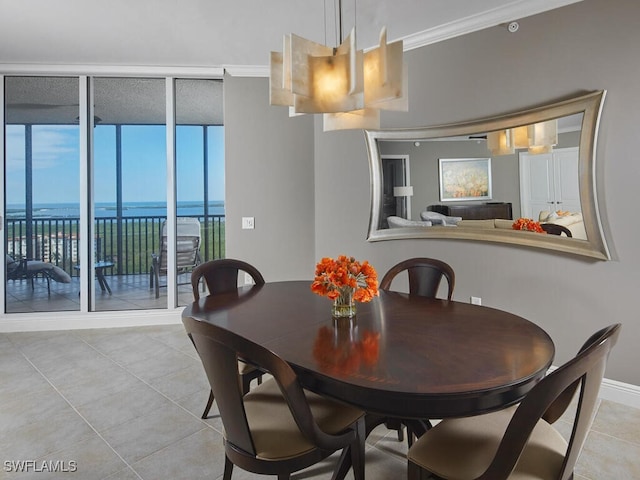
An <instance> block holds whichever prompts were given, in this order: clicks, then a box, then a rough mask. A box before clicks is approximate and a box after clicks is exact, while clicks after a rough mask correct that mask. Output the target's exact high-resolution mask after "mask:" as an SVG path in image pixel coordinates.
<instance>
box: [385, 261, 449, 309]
mask: <svg viewBox="0 0 640 480" xmlns="http://www.w3.org/2000/svg"><path fill="white" fill-rule="evenodd" d="M405 270H406V271H407V275H408V277H409V294H410V295H419V296H422V297H428V298H435V297H436V295H437V293H438V289H439V287H440V283H441V281H442V278H443V277H444V278H446V279H447V283H448V290H447V300H451V297H452V296H453V289H454V287H455V273H454V271H453V269H452V268H451V266H450V265H449V264H447V263H445V262H443V261H441V260H437V259H435V258H410V259H408V260H404V261H402V262H400V263H398V264H397V265H394V266H393V267H391V268H390V269H389V271H388V272H387V273H386V274H385V275H384V277H382V280H381V281H380V289H381V290H385V291H389V290H391V283H392V282H393V279H394V278H395V277H396V276H397V275H398V274H399V273H401V272H403V271H405Z"/></svg>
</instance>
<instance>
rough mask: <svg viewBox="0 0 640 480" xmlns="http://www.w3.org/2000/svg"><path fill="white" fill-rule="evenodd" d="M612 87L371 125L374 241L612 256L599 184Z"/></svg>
mask: <svg viewBox="0 0 640 480" xmlns="http://www.w3.org/2000/svg"><path fill="white" fill-rule="evenodd" d="M605 93H606V92H605V91H596V92H592V93H589V94H586V95H582V96H579V97H575V98H571V99H567V100H563V101H560V102H557V103H553V104H549V105H545V106H541V107H536V108H532V109H529V110H526V111H522V112H514V113H509V114H505V115H501V116H498V117H492V118H485V119H480V120H477V121H471V122H466V123H459V124H449V125H439V126H433V127H424V128H422V127H421V128H410V129H391V130H369V131H366V132H365V135H366V140H367V147H368V153H369V165H370V175H371V195H372V197H371V214H370V222H369V232H368V240H369V241H379V240H393V239H406V238H447V239H459V240H476V241H486V242H499V243H508V244H517V245H523V246H529V247H536V248H544V249H550V250H555V251H559V252H565V253H571V254H576V255H584V256H588V257H592V258H596V259H601V260H607V259H609V251H608V249H607V245H606V243H605V238H604V234H603V231H602V224H601V221H600V215H599V211H598V201H597V194H596V181H595V180H596V178H595V172H596V158H595V149H596V137H597V131H598V122H599V118H600V113H601V110H602V104H603V101H604V97H605ZM514 224H515V228H514Z"/></svg>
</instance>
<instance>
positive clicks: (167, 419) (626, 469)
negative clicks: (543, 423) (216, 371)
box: [0, 324, 640, 480]
mask: <svg viewBox="0 0 640 480" xmlns="http://www.w3.org/2000/svg"><path fill="white" fill-rule="evenodd" d="M208 391H209V388H208V386H207V383H206V379H205V376H204V373H203V370H202V366H201V365H200V361H199V359H198V358H197V356H196V353H195V351H194V349H193V346H192V345H191V343H190V342H189V340H188V339H187V337H186V335H185V333H184V330H183V327H182V325H181V324H179V325H169V326H158V327H143V328H124V329H102V330H77V331H56V332H30V333H4V334H0V461H1V463H0V479H29V478H35V479H42V480H44V479H53V478H56V479H57V478H60V479H70V478H78V479H83V480H91V479H96V480H98V479H105V480H106V479H108V480H116V479H117V480H130V479H131V480H135V479H138V480H140V479H144V480H164V479H172V480H173V479H190V480H196V479H210V480H215V479H219V478H222V471H223V456H224V454H223V447H222V437H221V433H220V432H221V423H220V420H219V418H217V417H213V418H211V419H208V420H206V421H205V420H201V419H200V414H201V412H202V408H203V407H204V404H205V402H206V399H207V395H208ZM213 413H215V411H214V412H213ZM568 425H569V424H568V423H563V421H562V420H560V429H561V430H562V431H563V432H564V433H566V432H567V431H568ZM639 425H640V410H636V409H632V408H629V407H626V406H624V405H620V404H616V403H613V402H609V401H603V402H601V404H600V406H599V410H598V413H597V416H596V419H595V422H594V424H593V427H592V429H591V432H590V434H589V437H588V439H587V443H586V445H585V448H584V451H583V455H582V457H581V458H580V460H579V463H578V467H577V470H576V477H575V478H576V480H626V479H640V460H639V459H640V429H639V428H638V426H639ZM405 453H406V443H399V442H398V441H397V440H396V436H395V432H389V431H388V430H386V429H385V428H384V427H383V426H381V427H378V428H377V429H376V430H375V431H374V432H373V433H372V434H371V436H370V437H369V439H368V446H367V452H366V474H367V479H368V480H388V479H402V478H405V469H406V461H405V459H404V455H405ZM335 460H336V458H335V457H330V458H329V459H328V460H327V461H325V462H323V463H322V464H321V465H319V466H317V467H313V468H310V469H308V470H306V471H303V472H300V473H298V474H297V475H295V476H294V478H297V479H302V478H304V479H313V478H317V479H320V478H324V479H328V478H330V477H331V469H332V467H333V465H334V463H333V462H334V461H335ZM18 461H35V462H36V463H35V465H36V466H37V467H38V469H39V470H41V471H40V472H35V471H33V470H34V469H33V464H29V465H30V471H28V472H27V471H24V467H23V471H22V472H16V471H15V468H16V462H18ZM56 461H58V462H60V463H59V464H58V470H60V469H67V470H69V469H71V468H70V467H72V464H71V462H75V466H76V468H77V471H76V472H75V473H64V472H58V473H51V472H49V473H47V472H42V470H44V466H45V465H54V462H56ZM44 462H49V463H44ZM23 465H24V464H23ZM54 466H55V465H54ZM233 478H234V480H243V479H254V478H275V477H263V476H257V475H252V474H248V473H246V472H243V471H242V470H239V469H236V470H235V471H234V475H233ZM348 478H353V476H352V474H351V473H350V474H349V477H348Z"/></svg>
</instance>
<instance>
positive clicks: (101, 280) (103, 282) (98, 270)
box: [96, 267, 111, 295]
mask: <svg viewBox="0 0 640 480" xmlns="http://www.w3.org/2000/svg"><path fill="white" fill-rule="evenodd" d="M96 277H97V278H98V284H99V285H100V289H101V290H102V291H103V292H104V291H105V290H106V291H107V292H109V295H111V288H110V287H109V284H108V283H107V279H106V278H105V276H104V268H101V267H98V268H96Z"/></svg>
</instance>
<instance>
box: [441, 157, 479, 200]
mask: <svg viewBox="0 0 640 480" xmlns="http://www.w3.org/2000/svg"><path fill="white" fill-rule="evenodd" d="M439 178H440V201H441V202H457V201H465V200H491V159H490V158H440V159H439Z"/></svg>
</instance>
